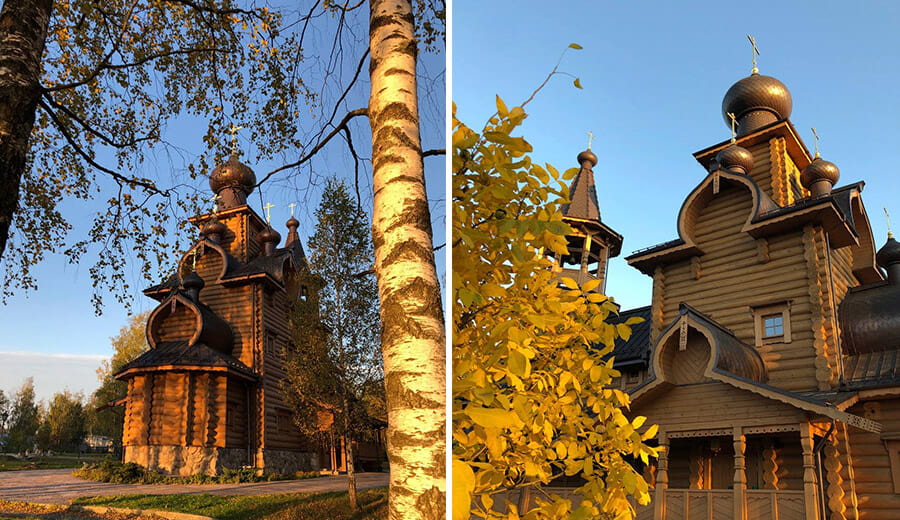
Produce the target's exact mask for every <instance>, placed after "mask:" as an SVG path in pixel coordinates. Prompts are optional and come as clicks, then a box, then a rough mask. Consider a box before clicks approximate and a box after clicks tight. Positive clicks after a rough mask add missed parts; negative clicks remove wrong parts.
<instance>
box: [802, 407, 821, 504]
mask: <svg viewBox="0 0 900 520" xmlns="http://www.w3.org/2000/svg"><path fill="white" fill-rule="evenodd" d="M800 448H801V449H802V452H803V499H804V502H805V503H806V520H817V519H818V518H819V500H818V496H817V495H818V493H817V491H818V483H817V481H816V457H815V455H814V454H813V435H812V431H811V430H810V427H809V423H800Z"/></svg>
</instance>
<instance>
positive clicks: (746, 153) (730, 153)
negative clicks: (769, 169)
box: [716, 143, 753, 174]
mask: <svg viewBox="0 0 900 520" xmlns="http://www.w3.org/2000/svg"><path fill="white" fill-rule="evenodd" d="M716 162H717V163H719V167H720V168H721V169H723V170H729V171H739V172H741V173H744V174H747V173H750V170H751V169H753V154H752V153H750V150H748V149H746V148H744V147H743V146H738V145H736V144H734V143H732V144H731V146H729V147H728V148H725V149H723V150H722V151H720V152H719V153H717V154H716Z"/></svg>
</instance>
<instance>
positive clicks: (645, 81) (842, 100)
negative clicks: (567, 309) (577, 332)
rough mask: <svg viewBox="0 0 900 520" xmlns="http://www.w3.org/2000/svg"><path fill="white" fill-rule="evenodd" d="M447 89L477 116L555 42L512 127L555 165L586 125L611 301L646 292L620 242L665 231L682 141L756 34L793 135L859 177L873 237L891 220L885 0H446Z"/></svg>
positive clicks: (899, 186)
mask: <svg viewBox="0 0 900 520" xmlns="http://www.w3.org/2000/svg"><path fill="white" fill-rule="evenodd" d="M452 12H453V39H452V69H451V70H452V78H453V79H452V83H453V84H452V97H453V100H454V101H455V102H456V103H457V105H458V116H459V117H460V119H461V120H462V121H463V122H464V123H466V124H467V125H469V126H470V127H473V128H476V129H480V128H481V126H482V125H483V124H484V122H485V121H486V120H487V118H488V117H489V116H490V115H491V114H492V113H493V112H494V110H495V106H494V95H495V94H499V95H500V96H501V97H502V98H503V99H504V100H505V101H506V104H507V105H508V106H510V107H512V106H514V105H517V104H519V103H521V102H522V101H524V100H525V99H527V98H528V96H529V95H530V94H531V92H532V91H533V90H534V89H535V88H537V86H538V85H540V83H541V82H542V81H543V80H544V78H545V77H546V76H547V74H548V73H549V72H550V71H551V70H552V69H553V67H554V65H555V64H556V62H557V60H558V59H559V57H560V54H561V53H562V52H563V50H564V49H565V48H566V47H567V45H568V44H569V43H572V42H576V43H578V44H580V45H581V46H583V50H570V51H568V52H566V55H565V57H564V58H563V60H562V64H561V65H560V70H561V71H564V72H566V73H569V74H571V75H572V76H574V77H578V78H580V79H581V84H582V86H583V87H584V88H583V89H582V90H579V89H577V88H575V87H574V86H573V84H572V83H573V77H569V76H564V75H559V76H555V77H554V78H553V79H551V81H550V83H549V84H548V85H547V87H546V88H544V89H543V90H542V91H541V92H540V93H539V94H538V95H537V97H536V98H535V100H534V101H532V102H531V103H530V104H529V105H528V106H527V107H526V111H527V112H528V113H529V117H528V119H527V120H526V123H525V125H524V126H523V127H521V128H522V130H521V135H523V136H525V138H526V139H528V140H529V142H531V144H532V145H533V147H534V152H533V154H532V156H533V158H535V159H536V160H538V161H540V162H547V163H550V164H552V165H554V166H556V167H557V168H559V169H565V168H571V167H575V166H577V165H576V161H575V157H576V156H577V154H578V153H579V152H580V151H581V150H584V149H585V147H586V146H587V132H589V131H590V132H593V134H594V143H593V146H592V149H593V151H594V152H595V153H596V154H597V156H598V157H599V164H598V165H597V166H596V167H594V174H595V176H596V181H597V191H598V197H599V202H600V211H601V215H602V218H603V221H604V222H605V223H606V224H607V225H609V226H611V227H612V228H613V229H615V230H616V231H618V232H619V233H621V234H622V235H624V237H625V241H624V244H623V247H622V255H621V256H620V257H618V258H616V259H614V260H613V261H612V262H611V265H610V271H609V276H610V279H609V283H608V286H607V292H608V293H609V294H610V295H611V296H613V297H614V298H615V299H616V300H617V301H618V302H619V303H620V304H622V306H623V308H626V309H627V308H632V307H637V306H642V305H648V304H649V303H650V296H651V280H650V278H649V277H646V276H644V275H642V274H640V273H639V272H638V271H637V270H635V269H633V268H631V267H629V266H628V265H627V264H626V263H625V261H624V260H623V258H624V257H625V256H628V254H630V253H631V252H632V251H635V250H637V249H641V248H644V247H647V246H652V245H655V244H658V243H660V242H665V241H667V240H670V239H673V238H676V237H677V232H676V227H675V226H676V218H677V215H678V210H679V208H680V207H681V203H682V202H683V201H684V198H685V197H686V196H687V194H688V193H689V192H690V191H691V190H692V189H693V188H694V186H696V185H697V184H698V183H699V182H700V181H701V180H702V179H703V177H704V176H705V171H704V170H703V168H702V167H700V165H699V164H698V163H697V162H696V161H695V160H694V159H693V157H692V156H691V154H692V153H693V152H696V151H698V150H701V149H703V148H706V147H707V146H710V145H713V144H716V143H719V142H721V141H724V140H726V139H728V138H729V137H730V131H729V128H728V126H727V125H726V124H725V122H724V121H723V118H722V115H721V103H722V98H723V96H724V94H725V92H726V91H727V90H728V88H729V87H730V86H731V85H732V84H733V83H735V82H736V81H738V80H739V79H741V78H743V77H745V76H747V75H749V73H750V68H751V50H750V44H749V42H748V40H747V37H746V34H751V35H753V36H754V37H755V38H756V41H757V45H758V47H759V50H760V56H759V58H758V62H759V69H760V73H761V74H765V75H770V76H774V77H776V78H778V79H780V80H781V81H782V82H784V83H785V85H787V87H788V89H789V90H790V91H791V94H792V96H793V102H794V109H793V113H792V115H791V117H790V119H791V121H792V122H793V124H794V125H795V127H796V128H797V129H798V131H799V132H800V135H801V137H802V138H803V139H804V141H805V142H806V144H807V146H808V147H809V148H810V149H812V147H813V138H812V132H811V131H810V130H809V128H810V127H811V126H815V127H816V129H817V131H818V133H819V136H820V137H821V141H820V150H821V152H822V157H823V158H824V159H827V160H829V161H832V162H834V163H835V164H836V165H837V166H838V167H839V168H840V169H841V178H840V180H839V182H838V184H839V185H844V184H849V183H852V182H855V181H859V180H863V181H865V182H866V187H865V189H864V191H863V201H864V203H865V206H866V209H867V210H868V213H869V218H870V221H871V223H872V227H873V231H874V236H875V242H876V244H878V245H879V246H880V245H881V244H883V243H884V241H885V238H886V223H885V219H884V217H883V213H882V209H881V208H882V206H886V207H887V208H888V210H889V211H890V212H891V213H892V215H894V228H895V230H897V229H900V167H898V164H900V146H898V143H900V129H898V127H900V101H898V98H897V94H896V85H897V84H898V83H900V81H898V80H900V77H898V76H900V72H898V71H900V66H898V64H900V31H898V28H900V4H898V3H896V2H886V1H880V2H875V1H868V2H852V3H851V2H837V1H815V2H813V1H801V2H766V1H762V2H753V3H744V2H696V1H692V2H647V1H644V2H609V1H602V2H576V1H565V0H561V1H558V2H553V3H547V2H537V1H515V2H513V1H506V0H502V1H491V2H473V1H471V0H468V1H457V2H454V4H453V11H452Z"/></svg>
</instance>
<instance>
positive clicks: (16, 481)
mask: <svg viewBox="0 0 900 520" xmlns="http://www.w3.org/2000/svg"><path fill="white" fill-rule="evenodd" d="M356 485H357V487H358V488H359V489H368V488H374V487H381V486H387V485H388V474H387V473H359V474H357V476H356ZM346 489H347V477H346V476H344V475H339V476H328V477H320V478H313V479H305V480H281V481H277V482H254V483H248V484H184V485H182V484H107V483H105V482H90V481H87V480H81V479H79V478H75V477H73V476H72V470H71V469H41V470H26V471H3V472H0V498H2V499H4V500H13V501H19V502H34V503H39V504H68V503H69V501H70V500H71V499H73V498H78V497H87V496H106V495H126V494H135V493H140V494H147V495H181V494H197V495H201V494H204V493H208V494H210V495H274V494H282V493H324V492H328V491H344V490H346Z"/></svg>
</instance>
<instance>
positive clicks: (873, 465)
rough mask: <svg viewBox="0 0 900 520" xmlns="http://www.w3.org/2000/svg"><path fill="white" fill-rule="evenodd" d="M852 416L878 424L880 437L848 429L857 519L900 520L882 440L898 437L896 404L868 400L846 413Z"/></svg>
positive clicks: (899, 410) (899, 409) (897, 497)
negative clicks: (865, 418)
mask: <svg viewBox="0 0 900 520" xmlns="http://www.w3.org/2000/svg"><path fill="white" fill-rule="evenodd" d="M848 411H849V412H850V413H852V414H856V415H860V416H863V417H867V418H870V419H873V420H876V421H878V422H880V423H881V425H882V426H883V428H884V430H883V431H882V433H881V434H875V433H869V432H864V431H861V430H858V429H856V428H848V433H849V435H850V454H851V456H852V463H853V476H854V481H855V487H856V493H857V500H858V503H859V519H860V520H896V519H897V518H900V495H898V494H895V493H894V485H893V479H892V476H891V461H890V457H889V455H888V451H887V448H886V446H885V442H884V441H882V437H885V438H887V437H894V438H896V437H897V436H900V402H897V401H896V400H882V401H868V402H864V403H859V404H857V405H855V406H853V407H852V408H850V410H848Z"/></svg>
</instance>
